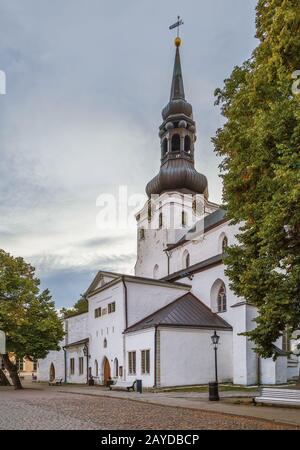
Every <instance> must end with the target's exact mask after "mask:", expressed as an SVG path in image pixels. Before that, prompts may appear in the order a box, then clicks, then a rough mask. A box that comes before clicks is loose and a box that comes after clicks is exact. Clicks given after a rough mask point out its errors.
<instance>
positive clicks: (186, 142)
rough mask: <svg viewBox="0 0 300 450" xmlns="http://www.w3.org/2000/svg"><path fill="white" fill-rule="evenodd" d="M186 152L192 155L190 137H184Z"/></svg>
mask: <svg viewBox="0 0 300 450" xmlns="http://www.w3.org/2000/svg"><path fill="white" fill-rule="evenodd" d="M184 151H185V152H186V153H190V151H191V138H190V137H189V136H185V137H184Z"/></svg>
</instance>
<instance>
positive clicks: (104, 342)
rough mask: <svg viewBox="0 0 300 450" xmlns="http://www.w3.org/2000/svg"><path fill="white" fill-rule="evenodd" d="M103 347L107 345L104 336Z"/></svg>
mask: <svg viewBox="0 0 300 450" xmlns="http://www.w3.org/2000/svg"><path fill="white" fill-rule="evenodd" d="M103 347H104V348H106V347H107V339H106V338H104V341H103Z"/></svg>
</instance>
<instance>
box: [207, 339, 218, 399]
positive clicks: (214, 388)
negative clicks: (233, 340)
mask: <svg viewBox="0 0 300 450" xmlns="http://www.w3.org/2000/svg"><path fill="white" fill-rule="evenodd" d="M219 341H220V336H218V335H217V332H216V330H215V331H214V334H213V335H212V336H211V342H212V344H213V349H214V352H215V381H214V382H211V383H209V400H210V401H218V400H220V397H219V386H218V356H217V351H218V345H219Z"/></svg>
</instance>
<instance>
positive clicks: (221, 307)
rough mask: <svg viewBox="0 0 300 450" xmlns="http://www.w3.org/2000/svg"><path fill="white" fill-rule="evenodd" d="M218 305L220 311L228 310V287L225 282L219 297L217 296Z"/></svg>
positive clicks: (220, 289)
mask: <svg viewBox="0 0 300 450" xmlns="http://www.w3.org/2000/svg"><path fill="white" fill-rule="evenodd" d="M217 307H218V312H224V311H226V308H227V299H226V288H225V284H224V283H223V284H222V285H221V286H220V288H219V292H218V297H217Z"/></svg>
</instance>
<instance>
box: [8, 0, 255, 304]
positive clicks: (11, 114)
mask: <svg viewBox="0 0 300 450" xmlns="http://www.w3.org/2000/svg"><path fill="white" fill-rule="evenodd" d="M255 4H256V2H255V0H249V1H248V2H240V1H238V0H227V1H226V2H224V1H223V0H215V1H214V2H199V1H198V0H190V1H189V2H187V3H186V4H183V3H182V1H180V2H179V0H172V1H171V0H167V1H165V2H163V3H158V2H157V3H154V4H153V2H152V3H149V2H147V1H146V0H132V1H130V2H126V3H125V2H119V1H118V2H116V1H111V2H105V1H104V0H89V2H88V8H87V5H86V2H85V1H83V0H77V1H76V2H74V1H73V0H64V1H63V2H61V1H60V0H53V1H51V2H49V1H46V0H40V1H39V2H37V1H36V0H27V1H26V2H24V1H23V0H14V1H13V2H4V1H1V0H0V30H1V31H0V33H1V39H0V70H4V71H5V72H6V75H7V94H6V95H4V96H0V152H1V164H0V193H1V202H0V246H1V247H3V248H4V249H5V250H7V251H9V252H11V253H13V254H14V255H20V256H23V257H25V258H26V259H27V260H28V261H30V262H32V263H33V264H34V265H35V266H36V269H37V272H38V274H39V275H40V276H41V279H42V284H43V286H47V283H48V284H49V287H53V295H54V298H55V300H56V301H57V303H58V304H60V305H62V304H63V303H64V302H66V303H68V304H69V302H70V301H71V299H76V298H78V295H79V293H80V292H82V291H84V289H85V288H86V286H84V284H85V283H89V280H90V278H92V274H93V273H94V271H96V270H98V269H99V268H103V269H107V270H117V271H121V272H123V271H130V270H131V271H132V269H133V264H134V260H135V257H134V254H135V251H136V240H135V234H134V232H133V231H132V230H118V229H108V230H104V231H103V230H99V229H98V228H97V224H96V217H97V213H98V207H97V206H96V199H97V197H98V196H99V194H101V193H114V194H116V193H117V190H118V186H119V185H127V186H128V190H129V192H130V193H144V189H145V185H146V183H147V182H148V181H149V180H150V179H151V178H152V177H153V176H154V175H155V174H156V173H157V170H158V168H159V164H160V148H159V139H158V136H157V133H158V127H159V125H160V123H161V115H160V113H161V110H162V108H163V106H164V105H165V104H166V103H167V101H168V97H169V90H170V82H171V72H172V67H173V58H174V46H173V42H172V40H173V34H172V33H170V32H169V30H168V25H169V24H170V23H171V22H172V20H173V19H175V18H176V17H174V18H172V13H171V15H170V11H171V10H173V11H176V12H177V11H181V15H182V16H183V18H184V22H185V26H184V27H183V30H182V34H183V45H182V49H181V56H182V64H183V76H184V82H185V90H186V95H187V98H188V99H189V101H191V103H192V104H193V109H194V116H195V119H196V121H197V132H198V141H197V148H196V166H197V168H198V169H199V170H200V171H201V172H202V173H205V174H206V175H207V177H208V181H209V191H210V198H211V200H212V201H220V200H221V183H220V180H219V178H218V164H219V160H218V158H217V157H216V155H215V154H214V153H213V148H212V144H211V142H210V138H211V136H212V135H214V133H215V130H216V129H217V128H218V126H219V124H220V114H219V111H218V109H217V108H215V107H214V105H213V91H214V89H215V87H217V86H220V85H221V84H222V80H223V79H224V78H225V77H227V76H228V75H229V73H230V71H231V69H232V67H233V66H234V64H239V63H241V62H242V61H243V60H245V59H246V58H248V57H249V55H250V52H251V50H252V49H253V48H254V46H255V39H254V38H253V36H254V8H255ZM170 7H171V8H170ZM175 15H176V14H175ZM237 18H238V20H237Z"/></svg>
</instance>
